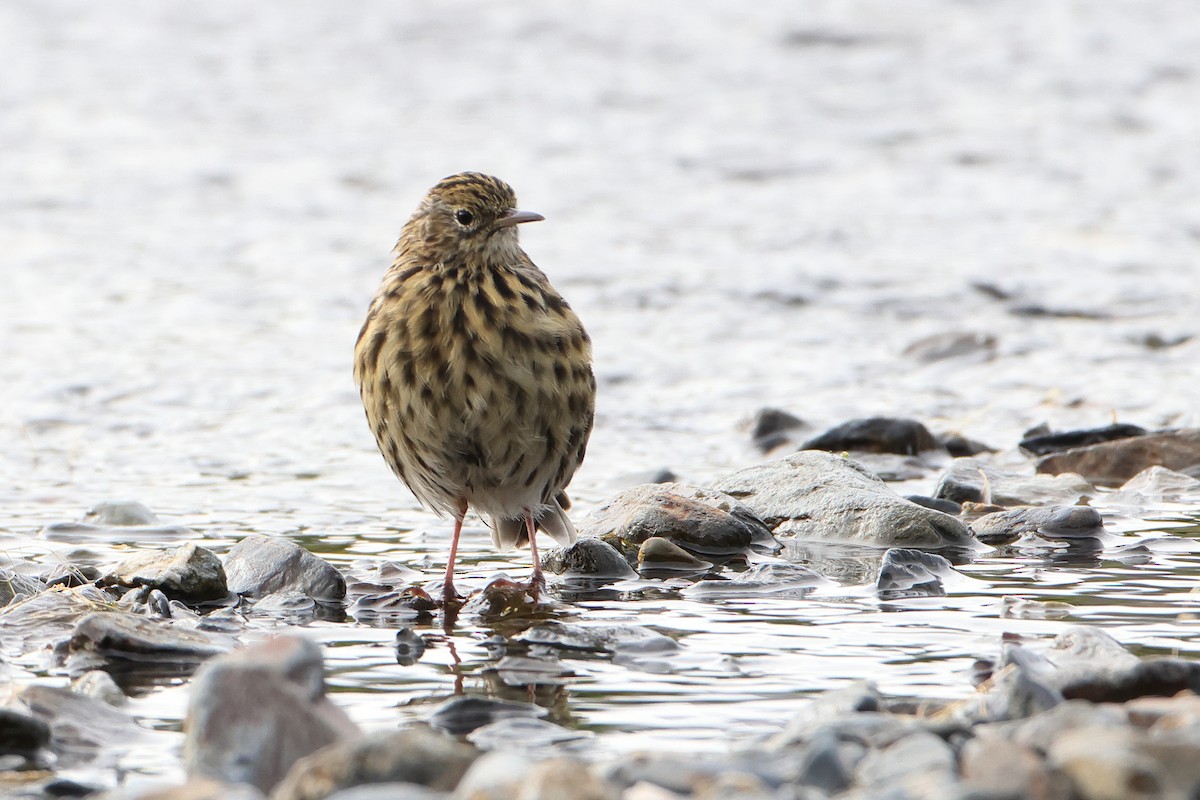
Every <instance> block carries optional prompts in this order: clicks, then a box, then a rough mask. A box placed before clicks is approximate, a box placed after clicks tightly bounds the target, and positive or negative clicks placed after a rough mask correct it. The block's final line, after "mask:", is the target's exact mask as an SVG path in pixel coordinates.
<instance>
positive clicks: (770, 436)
mask: <svg viewBox="0 0 1200 800" xmlns="http://www.w3.org/2000/svg"><path fill="white" fill-rule="evenodd" d="M803 427H805V423H804V420H802V419H800V418H799V417H797V416H796V415H794V414H790V413H788V412H787V411H782V410H780V409H778V408H763V409H760V410H759V411H758V412H757V413H756V414H755V415H754V419H752V420H750V438H751V440H752V441H753V442H754V446H755V447H757V448H758V449H759V450H761V451H762V452H764V453H766V452H769V451H771V450H774V449H775V448H776V447H782V446H783V445H785V444H788V443H789V442H790V441H791V435H790V434H791V433H793V432H794V431H796V430H799V429H800V428H803Z"/></svg>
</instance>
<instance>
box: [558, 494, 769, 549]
mask: <svg viewBox="0 0 1200 800" xmlns="http://www.w3.org/2000/svg"><path fill="white" fill-rule="evenodd" d="M582 527H583V529H584V531H585V532H586V533H587V534H588V535H590V536H596V537H604V538H605V539H606V540H608V541H609V542H610V543H612V544H614V545H615V546H616V547H617V548H618V549H620V550H622V551H623V552H625V551H628V552H630V553H632V552H634V551H636V549H637V548H638V547H640V546H641V544H642V542H644V541H646V540H647V539H649V538H652V537H655V536H658V537H662V538H665V539H668V540H669V541H671V542H673V543H674V544H676V545H678V546H680V547H682V548H683V549H685V550H688V551H689V552H692V553H695V554H696V555H699V556H702V557H705V558H714V557H732V556H736V555H739V554H743V553H746V552H748V551H749V550H750V549H751V548H752V547H753V548H756V549H761V550H766V551H768V552H774V551H776V550H778V549H779V545H778V542H775V540H774V537H772V536H771V532H770V531H769V530H768V529H767V527H766V526H765V525H764V524H763V523H762V521H761V520H759V519H758V518H757V517H756V516H755V515H754V513H753V512H752V511H750V510H749V509H748V508H746V507H744V506H743V505H742V504H739V503H737V501H735V500H734V499H732V498H730V497H725V496H722V495H720V494H719V493H717V492H713V491H712V490H706V489H699V488H696V487H691V486H685V485H683V484H678V483H668V484H645V485H642V486H635V487H634V488H632V489H627V490H625V491H623V492H621V493H619V494H617V495H616V496H615V497H613V498H612V499H610V500H608V501H607V502H606V503H604V504H602V505H601V506H599V507H598V508H596V509H595V510H594V511H592V513H591V514H589V515H588V516H587V518H586V519H585V520H584V521H583V523H582Z"/></svg>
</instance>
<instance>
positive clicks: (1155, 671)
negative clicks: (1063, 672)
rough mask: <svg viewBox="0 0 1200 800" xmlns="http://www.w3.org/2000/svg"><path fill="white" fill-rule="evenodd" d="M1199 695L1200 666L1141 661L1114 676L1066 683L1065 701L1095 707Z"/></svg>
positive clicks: (1170, 660)
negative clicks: (1175, 696) (1084, 703)
mask: <svg viewBox="0 0 1200 800" xmlns="http://www.w3.org/2000/svg"><path fill="white" fill-rule="evenodd" d="M1180 692H1190V693H1192V694H1197V693H1200V662H1197V661H1188V660H1185V659H1182V658H1171V657H1166V656H1164V657H1162V658H1154V659H1149V660H1146V661H1140V662H1138V663H1137V664H1134V665H1132V666H1130V667H1129V668H1128V669H1127V670H1124V671H1120V672H1116V673H1113V674H1099V675H1094V676H1079V677H1076V678H1074V679H1072V680H1069V681H1065V682H1064V683H1063V686H1062V693H1063V697H1066V698H1067V699H1072V700H1073V699H1080V700H1089V701H1091V702H1093V703H1124V702H1126V701H1128V700H1133V699H1134V698H1138V697H1152V696H1153V697H1172V696H1174V695H1176V694H1179V693H1180Z"/></svg>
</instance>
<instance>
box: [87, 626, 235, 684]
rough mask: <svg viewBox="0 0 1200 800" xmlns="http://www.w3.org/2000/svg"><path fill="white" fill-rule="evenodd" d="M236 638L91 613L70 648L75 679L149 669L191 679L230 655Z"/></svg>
mask: <svg viewBox="0 0 1200 800" xmlns="http://www.w3.org/2000/svg"><path fill="white" fill-rule="evenodd" d="M232 646H233V642H232V640H231V639H229V638H228V637H225V636H221V635H219V634H213V633H206V632H204V631H199V630H189V629H187V628H184V627H181V626H180V625H173V624H171V623H169V622H166V621H162V620H157V619H150V618H146V617H140V616H134V615H132V614H122V613H107V612H99V613H93V614H88V615H87V616H86V617H84V618H83V619H81V620H79V622H78V623H77V624H76V625H75V630H74V632H73V633H72V634H71V639H70V642H69V643H68V652H69V654H70V659H69V660H68V664H67V666H68V668H69V669H70V670H71V672H72V673H73V674H80V673H83V672H86V671H88V670H91V669H96V668H100V667H106V668H108V669H113V668H123V669H131V670H137V669H145V670H148V671H161V672H164V673H168V674H188V673H190V672H191V671H192V670H193V669H195V667H196V666H197V665H198V664H200V662H202V661H204V660H205V659H208V658H211V657H212V656H215V655H219V654H221V653H224V652H226V651H227V650H229V649H230V648H231V647H232Z"/></svg>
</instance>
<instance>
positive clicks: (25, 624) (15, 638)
mask: <svg viewBox="0 0 1200 800" xmlns="http://www.w3.org/2000/svg"><path fill="white" fill-rule="evenodd" d="M103 608H109V609H115V608H116V605H115V604H114V603H113V601H112V598H111V597H109V596H108V595H107V594H105V593H104V592H102V591H101V590H99V589H97V588H96V587H95V586H91V585H88V586H79V587H73V588H70V589H61V590H56V591H47V592H41V593H40V594H36V595H34V596H33V597H29V598H27V599H25V600H21V601H18V602H15V603H12V604H11V605H7V606H3V607H0V654H3V655H5V656H6V657H8V658H15V657H16V656H18V655H20V654H22V653H27V652H31V651H33V650H35V649H37V648H38V647H41V646H44V645H47V644H49V643H50V642H54V641H57V640H59V639H60V638H61V637H63V636H65V635H67V634H68V633H70V632H71V630H72V629H73V628H74V627H75V624H76V623H77V622H78V621H79V619H80V618H81V617H83V616H85V615H87V614H90V613H93V612H94V611H96V610H97V609H103Z"/></svg>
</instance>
